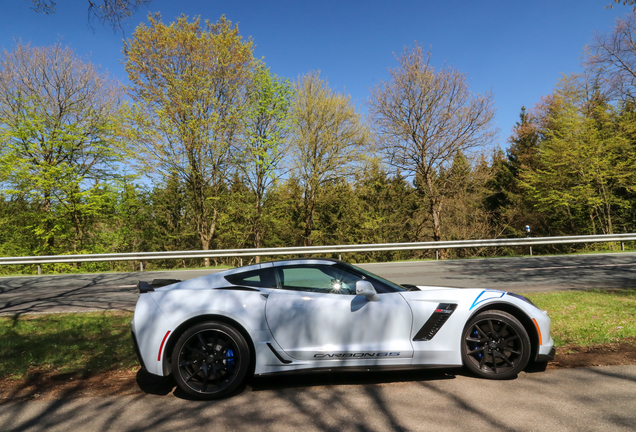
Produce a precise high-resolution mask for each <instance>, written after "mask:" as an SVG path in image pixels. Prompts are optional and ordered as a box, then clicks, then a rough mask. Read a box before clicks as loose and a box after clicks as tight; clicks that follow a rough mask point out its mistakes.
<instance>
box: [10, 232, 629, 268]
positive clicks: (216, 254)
mask: <svg viewBox="0 0 636 432" xmlns="http://www.w3.org/2000/svg"><path fill="white" fill-rule="evenodd" d="M635 240H636V234H608V235H586V236H569V237H535V238H518V239H488V240H456V241H439V242H435V241H433V242H417V243H383V244H366V245H337V246H304V247H283V248H259V249H256V248H253V249H221V250H199V251H181V252H133V253H118V254H85V255H46V256H28V257H0V265H11V264H13V265H19V264H22V265H25V264H38V265H39V264H52V263H73V262H104V261H147V260H158V259H186V258H220V257H245V256H275V255H312V254H325V253H346V252H379V251H399V250H424V249H456V248H472V247H500V246H530V247H532V246H535V245H545V244H574V243H603V242H621V243H622V242H626V241H635Z"/></svg>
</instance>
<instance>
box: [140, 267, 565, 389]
mask: <svg viewBox="0 0 636 432" xmlns="http://www.w3.org/2000/svg"><path fill="white" fill-rule="evenodd" d="M139 292H140V296H139V300H138V302H137V307H136V309H135V315H134V317H133V320H132V323H131V325H132V336H133V341H134V344H135V348H136V352H137V354H138V356H139V360H140V362H141V365H142V367H145V368H146V369H147V370H148V372H150V373H152V374H155V375H161V376H167V375H170V374H172V375H173V376H174V379H175V381H176V382H177V385H178V386H179V387H180V388H181V389H182V390H183V391H184V392H186V393H188V394H190V395H192V396H195V397H199V398H206V399H212V398H218V397H223V396H226V395H228V394H230V393H232V392H233V391H234V390H235V389H236V388H237V387H239V386H240V384H241V383H242V382H243V381H244V380H245V378H246V377H247V376H248V374H254V375H264V374H274V373H284V372H307V371H329V370H336V369H343V368H347V369H349V368H356V369H362V370H375V369H391V368H395V369H417V368H431V367H455V366H461V365H464V366H465V367H466V368H467V369H468V370H470V371H471V372H472V373H474V374H475V375H478V376H480V377H484V378H492V379H508V378H513V377H515V376H516V375H517V374H518V373H519V372H521V371H522V370H524V369H525V368H526V367H535V368H536V367H539V368H540V367H541V366H542V365H543V366H544V365H545V364H546V363H547V361H549V360H551V359H553V358H554V347H553V341H552V338H551V337H550V318H548V316H547V315H546V313H545V312H544V311H541V310H540V309H538V308H537V307H536V306H535V305H534V304H533V303H532V302H530V301H529V300H527V299H525V298H524V297H522V296H520V295H517V294H513V293H510V292H503V291H496V290H489V289H455V288H440V287H421V286H420V287H416V286H412V285H398V284H395V283H393V282H390V281H388V280H385V279H383V278H381V277H379V276H376V275H374V274H372V273H369V272H368V271H366V270H363V269H361V268H358V267H355V266H352V265H350V264H346V263H344V262H341V261H337V260H329V259H298V260H285V261H274V262H267V263H263V264H256V265H251V266H247V267H240V268H236V269H232V270H226V271H222V272H219V273H214V274H210V275H207V276H203V277H199V278H196V279H190V280H187V281H183V282H181V281H176V280H155V281H153V283H152V284H148V283H145V282H140V283H139Z"/></svg>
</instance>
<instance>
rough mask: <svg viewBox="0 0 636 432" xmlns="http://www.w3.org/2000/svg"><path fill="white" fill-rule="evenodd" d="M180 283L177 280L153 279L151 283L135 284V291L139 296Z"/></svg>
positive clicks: (141, 282)
mask: <svg viewBox="0 0 636 432" xmlns="http://www.w3.org/2000/svg"><path fill="white" fill-rule="evenodd" d="M179 282H181V281H180V280H179V279H154V280H153V281H152V282H150V283H148V282H144V281H138V282H137V290H138V291H139V294H143V293H147V292H149V291H154V290H155V288H161V287H163V286H167V285H172V284H176V283H179Z"/></svg>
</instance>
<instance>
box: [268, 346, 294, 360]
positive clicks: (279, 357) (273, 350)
mask: <svg viewBox="0 0 636 432" xmlns="http://www.w3.org/2000/svg"><path fill="white" fill-rule="evenodd" d="M267 346H268V347H269V349H270V350H272V352H273V353H274V355H275V356H276V358H277V359H278V361H279V362H281V363H283V364H290V363H291V362H292V361H291V360H285V359H284V358H282V357H281V356H280V354H278V352H277V351H276V350H275V349H274V347H273V346H272V344H271V343H269V342H268V343H267Z"/></svg>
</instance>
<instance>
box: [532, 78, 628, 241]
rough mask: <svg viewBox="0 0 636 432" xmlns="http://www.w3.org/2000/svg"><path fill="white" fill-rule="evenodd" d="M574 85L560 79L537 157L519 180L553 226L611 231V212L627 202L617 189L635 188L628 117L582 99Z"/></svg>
mask: <svg viewBox="0 0 636 432" xmlns="http://www.w3.org/2000/svg"><path fill="white" fill-rule="evenodd" d="M576 84H577V83H576V82H574V83H571V82H568V81H566V82H565V83H564V87H565V88H564V89H563V90H562V91H560V92H557V93H556V94H555V95H554V96H553V98H552V99H551V100H550V101H549V105H548V112H547V115H546V116H545V122H546V123H547V127H546V128H545V129H544V131H543V134H544V139H543V140H542V142H541V144H540V147H539V151H540V160H539V163H538V166H537V167H536V168H535V169H527V170H524V172H523V173H522V175H521V178H522V181H521V185H522V187H524V188H526V189H527V190H528V192H529V194H530V195H531V197H532V198H533V199H534V200H535V201H536V208H537V209H538V210H540V211H541V212H545V213H550V214H551V215H552V216H551V219H552V225H553V229H554V228H556V229H558V230H559V231H561V232H577V231H578V233H579V234H583V233H586V234H587V233H589V234H597V233H598V234H600V233H602V234H612V233H613V232H614V223H615V221H614V219H615V214H616V211H617V210H618V209H623V208H627V207H629V206H630V202H629V201H628V200H626V199H625V198H624V197H622V196H621V195H620V194H619V193H618V192H619V191H632V190H633V189H634V187H636V176H635V173H636V148H635V147H634V144H633V141H631V139H630V138H631V137H630V135H631V134H632V131H633V128H634V117H633V115H632V114H631V113H624V114H621V112H620V111H619V109H617V108H615V107H613V106H611V105H609V104H607V103H606V102H604V101H603V100H598V99H596V100H594V99H592V100H589V99H588V100H586V99H585V95H584V94H581V93H580V92H578V91H576V90H577V87H576ZM572 88H573V89H572Z"/></svg>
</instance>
